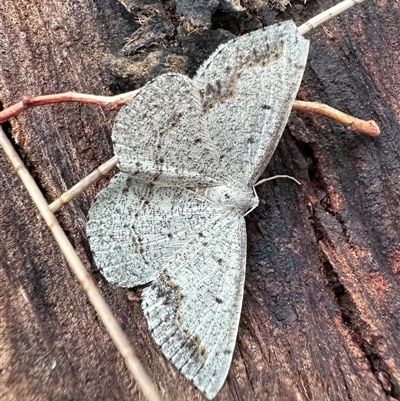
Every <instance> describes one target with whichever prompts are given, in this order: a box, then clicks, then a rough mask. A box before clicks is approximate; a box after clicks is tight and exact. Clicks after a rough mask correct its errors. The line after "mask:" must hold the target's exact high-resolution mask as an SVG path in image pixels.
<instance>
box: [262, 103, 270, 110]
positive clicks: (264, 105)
mask: <svg viewBox="0 0 400 401" xmlns="http://www.w3.org/2000/svg"><path fill="white" fill-rule="evenodd" d="M261 108H263V109H264V110H271V106H270V105H269V104H263V105H262V106H261Z"/></svg>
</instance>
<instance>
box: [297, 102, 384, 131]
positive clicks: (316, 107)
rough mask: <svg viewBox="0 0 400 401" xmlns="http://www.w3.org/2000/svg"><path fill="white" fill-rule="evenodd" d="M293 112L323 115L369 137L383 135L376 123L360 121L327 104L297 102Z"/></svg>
mask: <svg viewBox="0 0 400 401" xmlns="http://www.w3.org/2000/svg"><path fill="white" fill-rule="evenodd" d="M292 109H293V110H298V111H305V112H307V113H317V114H322V115H324V116H326V117H329V118H331V119H332V120H335V121H337V122H339V123H340V124H342V125H344V126H345V127H346V128H348V129H349V130H351V131H358V132H362V133H364V134H367V135H369V136H379V134H380V133H381V131H380V129H379V127H378V125H377V124H376V122H375V121H373V120H369V121H365V120H360V119H359V118H356V117H353V116H350V115H348V114H345V113H343V112H341V111H339V110H336V109H334V108H333V107H330V106H328V105H326V104H323V103H319V102H303V101H301V100H296V101H295V102H294V103H293V107H292Z"/></svg>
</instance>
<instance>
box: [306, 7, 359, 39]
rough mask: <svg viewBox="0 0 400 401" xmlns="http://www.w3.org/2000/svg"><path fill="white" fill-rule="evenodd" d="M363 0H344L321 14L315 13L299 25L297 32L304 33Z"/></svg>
mask: <svg viewBox="0 0 400 401" xmlns="http://www.w3.org/2000/svg"><path fill="white" fill-rule="evenodd" d="M363 1H364V0H344V1H342V2H341V3H339V4H336V6H333V7H331V8H329V9H328V10H326V11H324V12H322V13H321V14H318V15H316V16H315V17H313V18H311V19H310V20H308V21H307V22H305V23H304V24H303V25H300V26H299V28H298V29H299V32H300V33H301V34H302V35H304V34H306V33H307V32H309V31H311V29H314V28H316V27H317V26H319V25H321V24H323V23H324V22H326V21H329V20H330V19H331V18H334V17H336V16H337V15H339V14H341V13H343V12H345V11H346V10H347V9H349V8H351V7H353V6H355V5H356V4H359V3H362V2H363Z"/></svg>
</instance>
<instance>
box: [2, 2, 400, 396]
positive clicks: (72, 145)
mask: <svg viewBox="0 0 400 401" xmlns="http://www.w3.org/2000/svg"><path fill="white" fill-rule="evenodd" d="M136 3H137V2H136ZM146 3H154V2H152V1H147V2H146ZM155 3H157V2H155ZM211 3H213V2H210V4H211ZM245 3H246V6H249V4H248V3H251V2H244V3H242V4H245ZM257 3H262V2H261V1H259V2H257ZM334 3H336V2H334V1H328V0H324V1H322V0H321V1H314V2H311V1H309V2H307V3H306V4H305V5H304V4H303V2H302V1H296V0H294V1H292V5H293V8H291V9H289V8H287V10H286V12H285V13H280V14H278V13H277V12H268V11H266V9H263V8H262V4H261V5H260V4H257V5H258V7H253V9H251V10H250V11H251V13H250V14H248V15H247V16H246V13H244V12H238V13H237V14H232V15H231V17H230V18H224V14H223V13H221V12H220V11H219V10H214V11H213V12H214V14H213V15H214V16H213V20H212V23H211V24H210V26H209V27H205V28H204V27H203V28H198V27H197V28H196V27H195V28H196V29H195V28H193V25H191V23H190V21H187V20H186V21H183V22H182V20H181V19H180V18H178V16H177V15H176V14H174V8H173V4H172V2H168V1H167V2H164V10H166V12H165V14H159V13H158V14H157V13H156V12H155V11H154V9H153V10H151V9H146V10H145V11H143V10H141V11H139V12H138V11H137V10H136V13H137V14H135V11H133V13H128V12H127V10H126V9H125V8H124V7H123V6H122V5H121V4H120V3H118V2H117V1H116V0H103V1H93V2H91V1H88V0H66V1H63V2H58V1H54V0H42V1H40V2H39V1H20V2H15V1H12V0H3V1H2V2H1V3H0V101H1V103H2V104H3V106H4V107H6V106H8V105H10V104H12V103H15V102H17V101H19V100H20V99H21V98H22V96H23V95H28V94H47V93H55V92H63V91H66V90H75V91H79V92H87V93H94V94H110V93H111V92H115V91H124V90H128V89H135V88H136V87H139V86H140V85H142V84H143V83H144V82H145V81H146V80H148V79H150V78H152V77H154V76H156V75H158V74H159V73H162V72H164V71H180V72H186V73H189V74H191V73H193V71H194V70H195V69H196V67H197V66H198V65H199V63H200V62H201V61H202V60H204V59H205V58H206V57H207V55H208V54H210V53H211V52H212V51H213V49H214V48H215V47H216V46H217V44H218V43H219V42H221V41H224V40H227V39H228V38H229V37H232V35H233V33H234V34H238V33H242V32H245V31H246V30H249V29H255V28H258V27H261V26H262V24H263V23H272V22H273V21H274V18H275V17H276V19H277V20H284V19H289V18H293V19H294V20H295V21H296V22H297V23H301V22H304V21H305V20H306V19H308V18H309V17H311V16H314V15H315V14H317V13H318V12H320V11H322V10H324V9H326V8H328V7H330V6H332V5H333V4H334ZM150 7H151V4H150ZM156 11H157V10H156ZM152 12H153V14H152ZM146 13H147V14H146ZM154 13H155V14H154ZM139 14H140V17H141V18H140V21H141V23H142V25H141V26H140V25H139V23H138V20H136V19H135V15H136V17H137V16H138V15H139ZM210 15H211V14H210ZM149 16H150V18H148V17H149ZM399 20H400V6H399V3H398V2H396V1H393V0H386V1H383V0H376V1H369V0H367V1H366V3H365V4H363V5H361V6H357V7H356V8H353V9H352V10H350V11H348V12H347V13H346V14H345V15H344V16H341V17H338V18H336V19H335V20H334V21H332V22H330V23H327V24H325V25H324V26H323V27H321V28H319V29H317V30H316V31H315V32H312V33H311V34H310V35H308V37H309V38H310V39H311V51H310V57H309V63H308V67H307V69H306V74H305V78H304V81H303V84H302V87H301V89H300V92H299V95H298V98H299V99H301V100H318V101H322V102H325V103H328V104H330V105H331V106H333V107H337V108H339V109H341V110H343V111H345V112H349V113H352V114H354V115H356V116H358V117H361V118H366V119H370V118H373V119H375V120H376V121H377V122H378V123H379V125H380V127H381V130H382V135H381V137H379V138H376V139H371V138H368V137H365V136H362V135H359V134H355V133H353V132H350V131H347V130H346V129H344V128H343V127H340V126H339V125H337V124H335V123H333V122H331V121H328V120H327V119H325V118H322V117H313V116H310V115H304V114H300V113H298V114H297V115H296V114H293V115H292V117H291V118H290V121H289V123H288V127H287V129H286V131H285V133H284V135H283V138H282V141H281V143H280V145H279V147H278V149H277V151H276V153H275V155H274V157H273V160H272V161H271V163H270V165H269V166H268V168H267V170H266V172H265V176H269V175H273V174H290V175H292V176H294V177H296V178H297V179H298V180H299V181H301V182H302V185H301V186H300V187H299V186H297V185H295V184H294V183H293V182H292V181H285V180H277V181H273V182H269V183H267V184H265V185H263V186H262V187H261V188H260V189H259V196H260V198H261V205H260V207H259V208H258V209H257V210H256V211H255V212H253V213H252V214H251V215H250V216H249V218H248V233H249V234H248V236H249V246H248V272H247V280H246V285H245V296H244V305H243V312H242V319H241V324H240V328H239V335H238V341H237V347H236V350H235V355H234V360H233V363H232V367H231V371H230V374H229V376H228V379H227V382H226V384H225V386H224V387H223V389H222V390H221V392H220V393H219V395H218V396H217V397H216V400H285V401H286V400H316V401H322V400H329V401H332V400H338V401H339V400H340V401H342V400H352V401H356V400H360V401H361V400H363V401H365V400H367V401H369V400H371V401H376V400H378V401H379V400H387V399H400V288H399V279H400V260H399V257H400V230H399V224H400V182H399V175H400V154H399V149H400V128H399V121H400V107H399V101H398V93H399V92H400V55H399V48H400V43H399V35H398V26H399V24H398V21H399ZM146 23H147V25H146ZM160 24H161V25H160ZM182 26H184V28H185V29H189V30H190V29H192V32H191V33H190V34H187V33H185V31H184V29H183V28H182ZM138 28H140V29H142V32H141V33H140V34H138V33H136V36H134V37H133V42H132V43H133V46H134V47H135V46H136V47H137V49H136V50H135V51H136V54H132V55H130V56H124V55H122V54H121V53H119V50H121V49H122V48H123V46H124V44H125V42H124V38H126V37H128V36H130V34H131V33H132V32H134V31H135V30H136V29H138ZM214 28H218V29H214ZM226 29H229V30H231V32H232V33H230V32H228V31H226ZM140 40H141V41H142V42H140ZM139 42H140V43H139ZM135 51H134V52H133V53H135ZM128 53H129V52H128ZM114 115H115V114H114V113H111V112H106V111H103V110H100V109H98V108H95V107H92V106H84V105H76V104H64V105H55V106H50V107H41V108H37V109H34V110H29V111H27V112H26V113H24V114H23V115H21V116H20V117H18V118H17V119H16V120H14V121H12V122H11V126H10V125H3V126H4V127H5V128H7V129H8V132H9V134H10V137H12V138H13V140H14V143H15V146H16V149H17V150H18V152H19V153H20V155H21V156H22V157H23V160H24V161H25V163H26V164H27V166H28V168H29V170H30V171H31V173H32V174H33V175H34V177H35V179H36V181H37V183H38V184H39V185H40V187H41V189H42V190H43V193H44V194H45V196H46V197H47V199H48V200H49V201H51V200H53V199H54V198H55V197H57V196H58V195H60V194H61V193H62V192H63V191H65V190H66V189H67V188H69V187H71V186H72V185H73V184H74V183H75V182H77V181H78V180H80V179H81V178H83V177H84V176H85V175H87V174H88V173H89V172H90V171H92V170H93V169H94V168H95V167H97V166H98V165H99V164H100V163H102V162H104V161H105V160H107V159H108V158H109V157H110V156H111V155H112V151H111V146H110V130H111V126H112V121H113V117H114ZM0 172H1V178H0V216H1V217H0V244H1V245H0V283H1V292H0V399H1V400H5V401H11V400H92V399H98V400H117V399H118V400H133V399H134V400H142V399H143V397H142V395H140V394H139V392H138V390H137V387H136V386H135V384H134V383H132V381H131V380H130V378H129V376H128V374H127V372H126V368H125V366H124V363H123V361H122V358H121V356H119V355H118V353H117V351H116V349H115V347H114V346H113V344H112V343H111V341H110V340H109V339H108V337H107V336H106V334H105V331H104V329H103V327H102V325H101V324H100V323H99V321H98V320H97V318H96V315H95V313H94V311H93V309H92V308H91V306H90V305H89V303H88V301H87V299H86V296H85V294H84V292H83V290H82V289H81V288H80V287H79V285H78V283H77V281H76V279H75V278H74V277H73V275H72V273H71V272H70V270H69V268H68V266H67V265H66V263H65V262H64V260H63V258H62V257H61V256H60V252H59V251H58V248H57V246H56V244H55V242H54V241H53V239H52V237H51V235H50V233H49V232H48V230H47V229H46V227H45V225H44V223H43V222H42V220H41V219H40V218H39V217H38V213H37V211H36V210H35V208H34V206H33V204H32V202H31V201H30V199H29V198H28V196H27V193H26V191H25V190H24V188H23V187H22V185H21V183H20V182H19V180H18V178H17V177H16V174H15V172H13V171H12V169H11V167H10V165H9V163H8V161H7V160H6V159H5V157H4V155H3V153H2V152H0ZM105 183H106V180H103V181H102V182H100V183H98V184H97V185H95V186H94V187H93V188H91V189H89V190H88V191H87V192H86V193H85V194H84V195H82V196H81V197H80V198H79V199H77V200H75V201H74V202H73V203H72V204H71V205H68V206H66V207H64V208H63V209H62V211H61V212H59V213H58V217H59V220H60V222H61V224H62V226H63V227H64V229H65V231H66V232H67V234H68V235H69V237H70V239H71V241H72V242H73V244H74V246H75V247H76V249H77V251H78V253H79V255H80V256H81V257H82V259H83V261H84V263H85V264H86V266H87V268H88V269H89V270H90V271H91V272H93V275H94V277H95V279H96V281H97V282H98V284H99V287H100V289H101V291H102V293H103V295H104V297H105V298H106V300H107V301H108V302H109V304H110V305H111V306H112V308H113V310H114V311H115V313H116V315H117V317H118V319H119V320H120V322H121V324H122V325H123V326H124V328H125V330H126V332H127V333H128V334H129V336H130V338H131V340H132V343H133V344H134V345H135V347H136V349H137V352H138V355H139V357H140V359H141V360H142V362H143V364H144V366H145V368H146V369H147V371H148V372H149V373H150V375H151V376H152V377H153V379H154V381H155V383H156V384H157V386H158V388H159V390H160V391H161V393H162V394H163V398H164V400H192V399H193V400H203V399H204V397H203V396H202V395H201V394H200V393H199V392H198V391H197V390H196V389H195V388H194V387H193V386H192V385H191V384H190V383H188V382H187V381H186V380H185V379H184V378H183V377H182V376H181V375H180V374H179V372H177V371H176V370H175V369H174V368H173V367H172V366H171V365H170V364H169V363H168V362H166V361H165V360H164V358H163V357H162V355H161V353H160V351H159V350H158V349H157V347H156V346H155V344H154V342H153V341H152V339H151V337H150V334H149V332H148V330H147V326H146V322H145V320H144V317H143V314H142V312H141V309H140V303H139V302H138V301H137V299H136V297H135V295H140V292H139V291H136V292H135V291H127V290H124V289H120V288H117V287H114V286H112V285H109V284H108V283H107V282H105V281H104V280H103V279H102V277H101V275H100V274H99V273H98V272H97V271H96V269H95V267H94V265H93V264H92V259H91V255H90V251H89V248H88V243H87V239H86V236H85V221H86V214H87V211H88V208H89V205H90V202H91V201H92V199H93V197H94V195H95V194H96V193H97V192H98V190H99V189H100V188H101V187H102V186H103V185H105Z"/></svg>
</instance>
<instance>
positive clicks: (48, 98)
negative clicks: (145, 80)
mask: <svg viewBox="0 0 400 401" xmlns="http://www.w3.org/2000/svg"><path fill="white" fill-rule="evenodd" d="M138 92H139V90H136V91H132V92H127V93H123V94H122V95H117V96H95V95H85V94H83V93H75V92H66V93H58V94H55V95H45V96H36V97H34V96H26V97H25V98H24V99H23V100H22V101H21V102H18V103H16V104H14V105H12V106H10V107H7V108H6V109H4V110H3V111H0V123H2V122H4V121H7V120H9V119H10V118H12V117H16V116H17V115H18V114H19V113H21V112H22V111H25V110H27V109H29V108H31V107H36V106H43V105H46V104H53V103H62V102H80V103H89V104H96V105H98V106H101V107H107V108H109V109H115V108H116V107H119V106H122V105H124V104H125V103H127V102H128V101H129V100H131V99H132V98H133V97H135V96H136V95H137V94H138ZM293 108H294V109H295V110H301V111H305V112H312V113H318V114H323V115H325V116H327V117H330V118H332V119H333V120H336V121H337V122H339V123H340V124H344V125H345V126H346V127H348V128H349V129H351V130H353V131H359V132H362V133H364V134H367V135H370V136H377V135H379V132H380V131H379V127H378V126H377V124H376V123H375V122H374V121H364V120H360V119H358V118H356V117H352V116H349V115H347V114H345V113H342V112H341V111H339V110H336V109H334V108H332V107H330V106H327V105H325V104H322V103H315V102H303V101H299V100H296V101H295V102H294V104H293Z"/></svg>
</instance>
